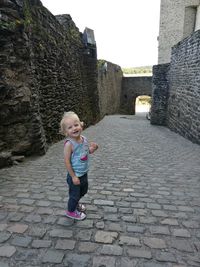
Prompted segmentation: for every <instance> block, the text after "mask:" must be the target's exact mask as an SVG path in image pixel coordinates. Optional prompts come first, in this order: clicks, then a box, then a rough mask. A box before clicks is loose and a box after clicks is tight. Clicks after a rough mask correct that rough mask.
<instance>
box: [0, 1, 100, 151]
mask: <svg viewBox="0 0 200 267" xmlns="http://www.w3.org/2000/svg"><path fill="white" fill-rule="evenodd" d="M0 59H1V66H0V74H1V81H0V92H1V95H0V114H1V115H0V124H1V128H0V151H11V152H12V155H14V154H19V155H31V154H43V153H45V151H46V149H47V147H48V144H50V143H52V142H55V141H57V140H60V139H61V136H60V134H59V122H60V120H61V117H62V115H63V112H64V111H67V110H74V111H75V112H77V113H78V114H79V115H80V117H81V119H82V120H83V121H84V122H85V125H86V126H88V125H90V124H93V123H95V122H97V121H98V120H99V119H100V115H99V114H100V111H99V99H98V95H99V94H98V89H97V58H96V47H94V46H91V47H89V48H88V47H85V43H84V42H83V41H82V34H81V33H80V32H79V30H78V28H77V27H76V26H75V24H74V22H73V21H72V19H71V17H70V16H69V15H63V16H62V17H58V18H56V17H55V16H53V15H52V14H51V13H50V12H49V11H48V10H47V9H46V8H45V7H43V6H42V4H41V2H40V1H39V0H35V1H32V0H24V1H22V0H18V1H14V0H13V1H3V3H2V7H1V21H0Z"/></svg>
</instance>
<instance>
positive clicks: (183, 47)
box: [151, 30, 200, 144]
mask: <svg viewBox="0 0 200 267" xmlns="http://www.w3.org/2000/svg"><path fill="white" fill-rule="evenodd" d="M199 50H200V30H198V31H196V32H194V33H193V34H192V35H191V36H189V37H188V38H186V39H184V40H183V41H181V42H179V43H178V44H177V45H176V46H174V47H173V49H172V54H171V63H170V65H169V66H167V65H158V66H157V67H156V68H154V70H155V72H154V73H153V77H154V78H153V81H154V82H153V101H154V103H157V102H156V101H157V99H160V100H161V101H158V105H157V106H155V107H154V106H152V111H153V112H152V119H151V120H152V121H151V122H152V123H153V124H166V125H167V126H168V127H169V128H170V129H171V130H173V131H175V132H177V133H179V134H180V135H182V136H184V137H186V138H188V139H189V140H191V141H192V142H195V143H198V144H200V90H199V88H200V71H199V70H200V67H199V66H200V53H199ZM162 89H163V92H162ZM165 100H166V103H165ZM163 107H164V108H163ZM159 109H160V110H159ZM165 109H166V114H165V116H164V110H165ZM156 112H157V114H154V113H156ZM159 116H160V117H159Z"/></svg>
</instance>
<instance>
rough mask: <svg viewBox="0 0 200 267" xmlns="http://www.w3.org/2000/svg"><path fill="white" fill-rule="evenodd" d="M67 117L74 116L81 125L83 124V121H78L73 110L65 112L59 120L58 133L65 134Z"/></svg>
mask: <svg viewBox="0 0 200 267" xmlns="http://www.w3.org/2000/svg"><path fill="white" fill-rule="evenodd" d="M68 118H76V119H77V120H78V121H79V122H80V124H81V126H83V122H82V121H80V119H79V116H78V115H77V114H76V113H75V112H74V111H67V112H65V113H64V114H63V117H62V120H61V122H60V133H61V134H62V135H65V136H66V119H68Z"/></svg>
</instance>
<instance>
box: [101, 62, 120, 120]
mask: <svg viewBox="0 0 200 267" xmlns="http://www.w3.org/2000/svg"><path fill="white" fill-rule="evenodd" d="M122 76H123V73H122V70H121V68H120V66H118V65H115V64H113V63H110V62H107V61H103V60H99V62H98V92H99V108H100V117H101V118H102V117H103V116H105V115H109V114H116V113H119V109H120V96H121V87H122Z"/></svg>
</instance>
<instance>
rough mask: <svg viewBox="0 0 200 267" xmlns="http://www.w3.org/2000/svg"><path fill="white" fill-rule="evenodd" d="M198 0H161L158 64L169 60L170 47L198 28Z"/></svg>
mask: <svg viewBox="0 0 200 267" xmlns="http://www.w3.org/2000/svg"><path fill="white" fill-rule="evenodd" d="M199 6H200V0H161V6H160V30H159V46H158V64H163V63H168V62H170V55H171V48H172V47H173V46H174V45H175V44H177V43H178V42H179V41H181V40H183V39H184V38H185V37H187V36H189V35H190V34H191V33H192V32H194V31H196V30H198V29H199V28H200V22H199V20H200V7H199Z"/></svg>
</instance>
